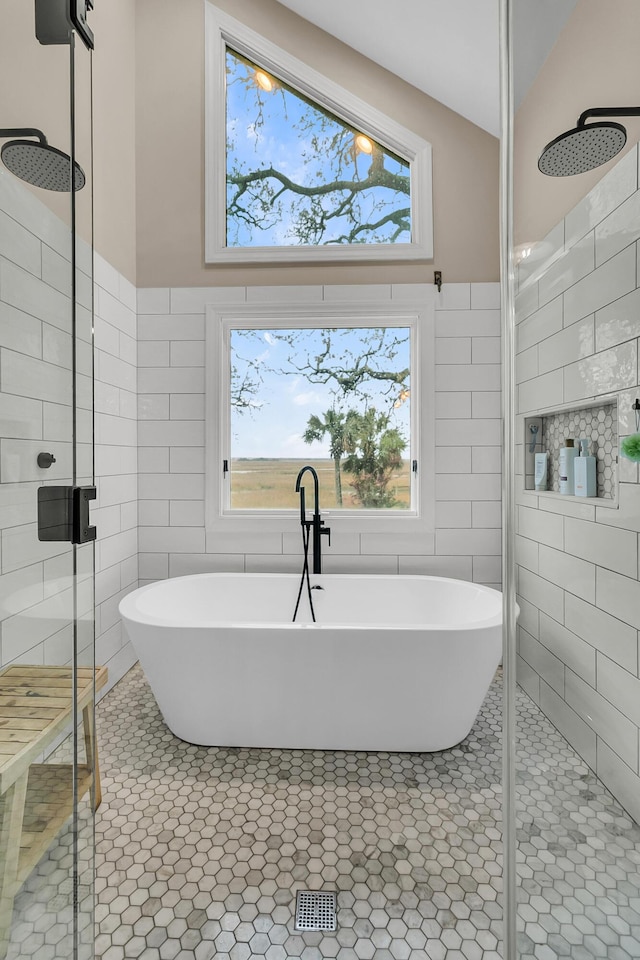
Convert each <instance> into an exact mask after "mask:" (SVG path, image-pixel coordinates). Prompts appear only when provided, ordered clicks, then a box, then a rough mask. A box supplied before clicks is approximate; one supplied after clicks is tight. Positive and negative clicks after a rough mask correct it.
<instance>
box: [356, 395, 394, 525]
mask: <svg viewBox="0 0 640 960" xmlns="http://www.w3.org/2000/svg"><path fill="white" fill-rule="evenodd" d="M406 445H407V441H406V440H405V439H404V437H403V436H402V434H401V433H400V431H399V430H398V429H397V428H396V427H389V417H388V415H387V414H386V413H378V412H377V411H376V409H375V407H369V409H368V410H366V411H365V412H364V413H359V412H358V411H357V410H349V412H348V413H347V415H346V418H345V424H344V449H345V452H346V453H347V458H346V459H345V461H344V464H343V466H344V469H345V471H346V472H347V473H352V474H353V475H354V477H353V480H351V485H352V487H353V488H354V489H355V491H356V496H357V498H358V500H359V501H360V503H361V504H362V506H363V507H367V508H372V507H373V508H380V507H395V506H397V505H398V501H397V499H396V497H395V493H394V492H393V491H391V490H388V489H387V487H388V485H389V482H390V480H391V479H392V477H393V474H394V473H395V472H396V471H397V470H398V469H399V468H400V467H401V466H402V452H403V450H404V449H405V447H406Z"/></svg>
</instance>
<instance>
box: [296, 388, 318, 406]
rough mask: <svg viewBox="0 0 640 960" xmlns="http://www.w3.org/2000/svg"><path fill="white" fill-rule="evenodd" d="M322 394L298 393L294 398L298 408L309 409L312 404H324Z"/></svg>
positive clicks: (313, 391)
mask: <svg viewBox="0 0 640 960" xmlns="http://www.w3.org/2000/svg"><path fill="white" fill-rule="evenodd" d="M323 399H324V398H323V396H322V394H320V393H318V391H317V390H309V391H308V392H307V393H297V394H296V395H295V396H294V397H293V402H294V403H295V405H296V406H297V407H308V406H309V405H310V404H311V403H322V402H323Z"/></svg>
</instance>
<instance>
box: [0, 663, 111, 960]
mask: <svg viewBox="0 0 640 960" xmlns="http://www.w3.org/2000/svg"><path fill="white" fill-rule="evenodd" d="M94 677H95V687H94ZM106 682H107V668H106V667H96V669H95V670H94V669H93V668H92V667H78V668H77V669H76V689H77V698H76V702H77V708H78V714H79V713H80V711H82V721H83V729H84V740H85V750H86V759H87V762H86V764H81V765H78V768H77V798H78V800H79V799H80V798H81V797H83V796H84V794H85V793H86V792H87V790H89V791H90V795H91V801H92V804H93V809H94V810H95V809H96V808H97V807H98V806H99V804H100V800H101V799H102V795H101V792H100V768H99V766H98V744H97V740H96V736H95V729H94V720H93V702H94V690H100V689H101V688H102V687H104V685H105V683H106ZM72 683H73V674H72V669H71V667H39V666H29V665H26V664H25V665H21V664H14V665H10V666H8V667H5V669H4V670H0V810H1V813H0V957H3V956H4V955H5V953H6V950H7V947H8V938H9V931H10V927H11V916H12V913H13V900H14V897H15V895H16V893H17V892H18V890H19V889H20V887H21V885H22V884H23V883H24V881H25V880H26V878H27V877H28V875H29V873H30V872H31V870H32V869H33V867H34V866H35V865H36V863H37V862H38V860H39V859H40V858H41V856H42V855H43V854H44V853H45V852H46V850H47V849H48V848H49V846H50V845H51V843H52V842H53V840H54V839H55V837H56V836H57V834H58V832H59V830H60V828H61V827H62V826H63V824H64V823H65V822H66V821H67V820H68V819H69V817H70V816H71V814H72V813H73V765H72V764H71V763H36V762H35V761H36V760H38V759H39V758H40V757H41V756H42V754H43V753H44V751H45V750H46V749H47V747H48V746H49V745H50V744H51V743H52V741H54V740H55V739H56V737H58V736H60V735H61V734H64V732H65V730H67V729H68V727H69V724H70V723H71V722H72V720H73V716H72V714H73V710H72V707H73V703H72Z"/></svg>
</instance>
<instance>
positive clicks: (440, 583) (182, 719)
mask: <svg viewBox="0 0 640 960" xmlns="http://www.w3.org/2000/svg"><path fill="white" fill-rule="evenodd" d="M311 582H312V584H313V585H314V589H313V591H312V596H313V601H314V606H315V613H316V618H317V622H316V623H312V622H311V617H310V612H309V602H308V598H307V593H306V589H305V591H304V593H303V597H302V601H301V605H300V611H299V614H298V622H296V623H292V622H291V618H292V616H293V611H294V607H295V600H296V596H297V592H298V586H299V583H300V577H299V576H298V575H297V574H291V575H289V574H262V573H260V574H252V573H245V574H235V573H211V574H208V573H205V574H201V575H198V576H189V577H178V578H176V579H173V580H163V581H159V582H157V583H153V584H150V585H148V586H145V587H141V588H140V589H138V590H135V591H133V592H132V593H130V594H129V595H128V596H127V597H125V598H124V599H123V600H122V601H121V603H120V613H121V614H122V618H123V621H124V623H125V627H126V630H127V633H128V635H129V637H130V639H131V641H132V643H133V646H134V649H135V651H136V653H137V655H138V656H139V658H140V661H141V664H142V667H143V669H144V672H145V674H146V676H147V678H148V681H149V684H150V686H151V689H152V691H153V693H154V695H155V698H156V700H157V702H158V705H159V707H160V710H161V711H162V715H163V717H164V720H165V722H166V724H167V726H168V727H169V729H170V730H171V731H172V732H173V733H174V734H175V735H176V736H177V737H180V738H181V739H182V740H187V741H188V742H190V743H196V744H204V745H208V746H214V745H215V746H235V747H281V748H294V749H295V748H299V749H318V750H322V749H329V750H367V751H372V750H374V751H375V750H384V751H405V750H406V751H433V750H444V749H446V748H447V747H452V746H454V745H455V744H457V743H459V742H460V741H461V740H464V738H465V737H466V736H467V735H468V733H469V731H470V730H471V727H472V726H473V723H474V721H475V719H476V717H477V715H478V712H479V710H480V707H481V705H482V701H483V700H484V697H485V695H486V693H487V690H488V688H489V684H490V683H491V681H492V679H493V676H494V674H495V671H496V668H497V666H498V664H499V662H500V657H501V650H502V643H501V622H502V609H501V604H502V595H501V594H500V593H499V592H498V591H496V590H491V589H490V588H489V587H482V586H478V585H477V584H473V583H467V582H465V581H461V580H449V579H444V578H441V577H423V576H371V575H369V576H366V575H353V574H349V575H331V574H329V575H327V574H323V575H321V576H312V578H311Z"/></svg>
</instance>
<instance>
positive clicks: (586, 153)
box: [538, 123, 627, 177]
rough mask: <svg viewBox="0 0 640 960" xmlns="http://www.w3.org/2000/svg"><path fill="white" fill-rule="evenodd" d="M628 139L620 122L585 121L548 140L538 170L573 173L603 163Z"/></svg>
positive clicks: (556, 174) (550, 173)
mask: <svg viewBox="0 0 640 960" xmlns="http://www.w3.org/2000/svg"><path fill="white" fill-rule="evenodd" d="M626 142H627V131H626V130H625V128H624V127H623V126H622V124H621V123H588V124H586V125H585V126H582V127H574V129H573V130H567V132H566V133H561V134H560V136H559V137H556V138H555V140H552V141H551V143H548V144H547V145H546V147H545V148H544V150H543V151H542V154H541V155H540V159H539V160H538V170H540V172H541V173H546V175H547V176H548V177H572V176H573V175H574V174H575V173H586V172H587V170H593V169H594V168H595V167H600V166H602V164H603V163H606V162H607V160H611V158H612V157H615V155H616V154H617V153H620V151H621V150H622V148H623V147H624V145H625V143H626Z"/></svg>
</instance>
